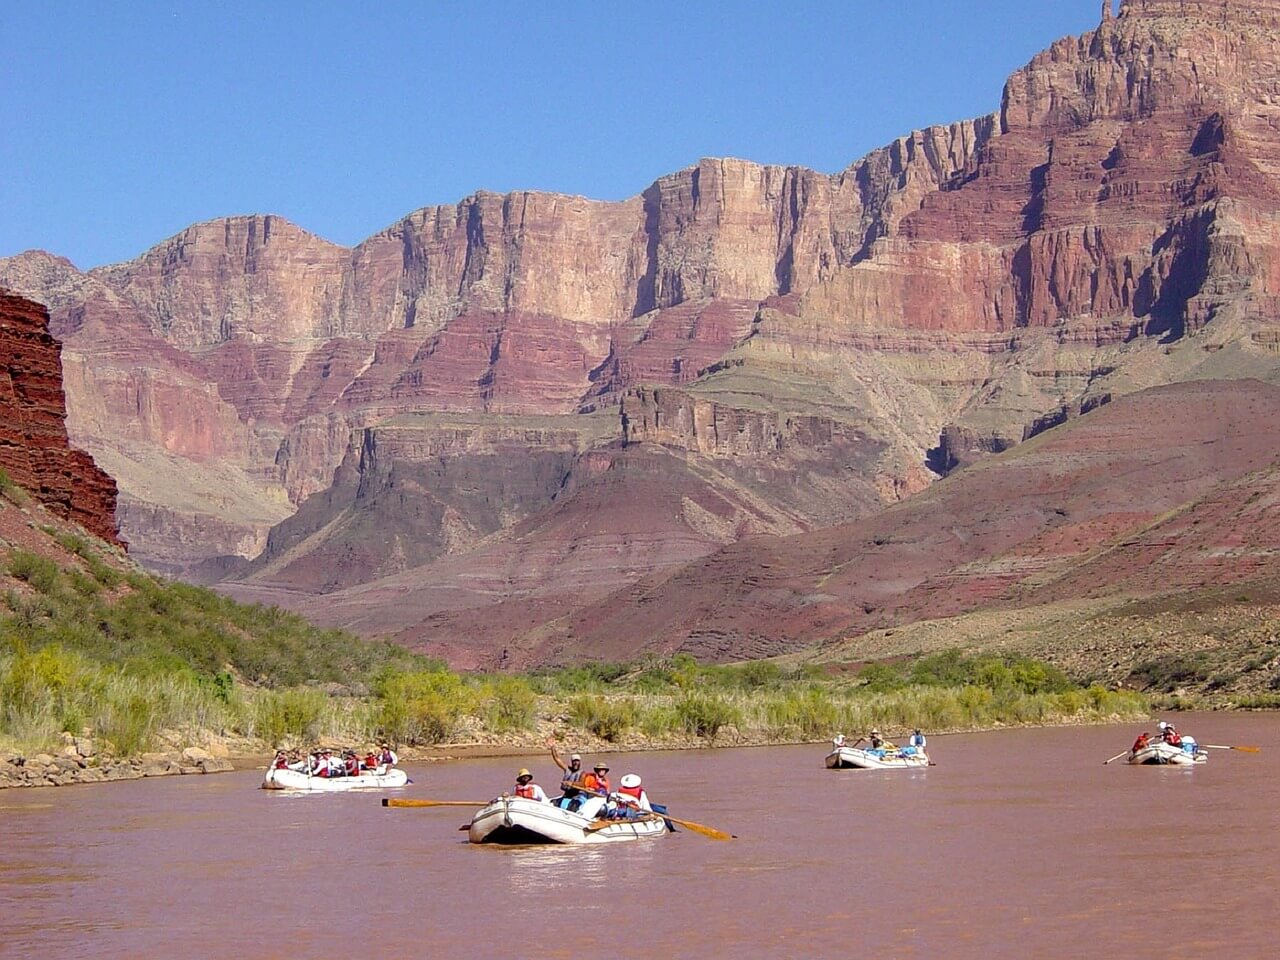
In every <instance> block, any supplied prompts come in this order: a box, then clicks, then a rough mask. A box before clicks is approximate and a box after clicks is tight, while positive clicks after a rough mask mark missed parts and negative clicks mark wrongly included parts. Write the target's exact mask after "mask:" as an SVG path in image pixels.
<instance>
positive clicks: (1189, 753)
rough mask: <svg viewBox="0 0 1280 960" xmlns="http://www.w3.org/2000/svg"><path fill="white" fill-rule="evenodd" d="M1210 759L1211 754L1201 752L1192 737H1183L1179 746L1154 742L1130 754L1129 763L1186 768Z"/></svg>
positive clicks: (1159, 741) (1158, 741) (1160, 741)
mask: <svg viewBox="0 0 1280 960" xmlns="http://www.w3.org/2000/svg"><path fill="white" fill-rule="evenodd" d="M1208 759H1209V754H1208V753H1207V752H1206V751H1204V750H1201V749H1200V745H1199V744H1198V743H1196V742H1195V741H1194V740H1193V739H1191V738H1190V737H1183V738H1182V743H1181V744H1178V745H1174V744H1172V743H1165V742H1164V741H1163V740H1153V741H1151V743H1149V744H1147V745H1146V746H1145V747H1143V748H1142V749H1140V750H1131V751H1130V752H1129V762H1130V763H1133V764H1147V765H1156V764H1159V765H1161V766H1165V765H1173V766H1180V767H1185V766H1191V765H1193V764H1197V763H1204V762H1206V761H1207V760H1208Z"/></svg>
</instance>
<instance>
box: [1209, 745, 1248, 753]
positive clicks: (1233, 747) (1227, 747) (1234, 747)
mask: <svg viewBox="0 0 1280 960" xmlns="http://www.w3.org/2000/svg"><path fill="white" fill-rule="evenodd" d="M1200 746H1202V747H1205V748H1207V749H1209V750H1240V751H1242V752H1244V753H1261V752H1262V748H1261V747H1252V746H1239V745H1230V744H1223V743H1202V744H1200Z"/></svg>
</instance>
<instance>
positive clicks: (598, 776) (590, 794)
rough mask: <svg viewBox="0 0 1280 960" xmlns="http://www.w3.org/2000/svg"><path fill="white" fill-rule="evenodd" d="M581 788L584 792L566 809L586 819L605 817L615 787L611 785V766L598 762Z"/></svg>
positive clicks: (601, 761)
mask: <svg viewBox="0 0 1280 960" xmlns="http://www.w3.org/2000/svg"><path fill="white" fill-rule="evenodd" d="M579 787H580V789H581V791H582V792H581V793H578V795H577V796H575V797H574V798H573V799H572V800H571V801H570V802H569V806H568V807H567V808H566V809H568V810H574V811H577V812H578V813H580V814H582V815H583V816H584V817H591V818H594V817H601V816H604V815H605V809H606V807H608V805H609V794H610V793H611V792H613V785H612V784H610V783H609V764H607V763H605V762H604V761H603V760H597V761H596V764H595V766H594V767H592V768H591V772H590V773H588V774H587V775H586V776H585V777H583V778H582V781H581V783H580V784H579Z"/></svg>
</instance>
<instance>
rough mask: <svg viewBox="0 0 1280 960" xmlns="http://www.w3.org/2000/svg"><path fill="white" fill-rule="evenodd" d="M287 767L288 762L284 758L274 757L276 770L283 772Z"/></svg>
mask: <svg viewBox="0 0 1280 960" xmlns="http://www.w3.org/2000/svg"><path fill="white" fill-rule="evenodd" d="M287 766H289V761H288V760H287V759H286V758H285V757H276V769H277V770H283V769H284V768H285V767H287Z"/></svg>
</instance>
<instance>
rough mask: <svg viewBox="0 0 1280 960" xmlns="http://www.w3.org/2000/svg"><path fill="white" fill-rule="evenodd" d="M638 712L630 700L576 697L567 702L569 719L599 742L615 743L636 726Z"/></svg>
mask: <svg viewBox="0 0 1280 960" xmlns="http://www.w3.org/2000/svg"><path fill="white" fill-rule="evenodd" d="M637 716H638V710H637V707H636V704H635V702H634V701H633V700H632V699H630V698H619V699H608V698H605V697H602V696H599V695H597V696H586V695H584V696H578V697H574V698H573V699H572V700H570V701H569V719H570V721H571V722H572V723H573V724H574V725H575V726H578V727H581V728H582V729H584V730H589V731H590V732H591V733H593V734H595V735H596V736H597V737H599V738H600V739H601V740H607V741H609V742H610V743H616V742H617V741H619V740H621V739H622V738H623V737H625V736H626V735H627V733H629V732H630V731H631V729H632V728H633V727H634V726H635V724H636V718H637Z"/></svg>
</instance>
